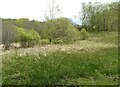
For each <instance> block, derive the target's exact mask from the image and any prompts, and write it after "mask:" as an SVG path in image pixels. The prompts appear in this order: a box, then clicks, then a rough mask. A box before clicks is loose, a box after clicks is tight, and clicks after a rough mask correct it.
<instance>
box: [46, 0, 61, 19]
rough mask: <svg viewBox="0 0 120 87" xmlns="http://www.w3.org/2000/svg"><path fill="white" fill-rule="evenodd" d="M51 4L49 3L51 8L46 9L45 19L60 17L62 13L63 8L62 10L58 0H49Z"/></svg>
mask: <svg viewBox="0 0 120 87" xmlns="http://www.w3.org/2000/svg"><path fill="white" fill-rule="evenodd" d="M49 2H50V4H49V7H48V8H49V9H48V10H46V13H45V20H46V21H47V20H53V19H55V18H57V17H59V15H60V14H61V10H60V7H59V4H58V3H57V1H56V0H50V1H49Z"/></svg>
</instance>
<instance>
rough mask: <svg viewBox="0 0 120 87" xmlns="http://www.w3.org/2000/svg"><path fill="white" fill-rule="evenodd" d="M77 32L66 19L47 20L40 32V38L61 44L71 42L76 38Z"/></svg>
mask: <svg viewBox="0 0 120 87" xmlns="http://www.w3.org/2000/svg"><path fill="white" fill-rule="evenodd" d="M77 35H78V31H77V30H76V29H75V28H74V26H73V25H72V24H71V22H70V21H69V20H68V19H67V18H58V19H55V20H48V21H47V22H46V23H45V25H44V28H43V29H42V30H41V37H42V38H47V39H49V40H50V42H52V41H53V42H54V41H55V40H57V39H59V40H62V41H63V42H68V41H73V40H75V39H76V38H77V37H78V36H77Z"/></svg>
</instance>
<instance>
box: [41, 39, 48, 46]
mask: <svg viewBox="0 0 120 87" xmlns="http://www.w3.org/2000/svg"><path fill="white" fill-rule="evenodd" d="M49 43H50V41H49V40H48V39H41V44H42V45H47V44H49Z"/></svg>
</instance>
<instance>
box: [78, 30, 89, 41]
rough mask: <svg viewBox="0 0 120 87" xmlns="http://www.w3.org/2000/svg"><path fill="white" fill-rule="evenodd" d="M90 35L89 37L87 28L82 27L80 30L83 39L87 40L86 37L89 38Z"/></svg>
mask: <svg viewBox="0 0 120 87" xmlns="http://www.w3.org/2000/svg"><path fill="white" fill-rule="evenodd" d="M88 37H89V33H88V32H87V31H86V30H85V29H82V30H81V31H80V38H81V39H82V40H86V39H88Z"/></svg>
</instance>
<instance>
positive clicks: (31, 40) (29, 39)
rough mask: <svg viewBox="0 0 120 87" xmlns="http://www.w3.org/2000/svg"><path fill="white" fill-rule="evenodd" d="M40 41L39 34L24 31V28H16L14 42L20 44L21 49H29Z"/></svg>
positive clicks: (33, 31) (32, 31)
mask: <svg viewBox="0 0 120 87" xmlns="http://www.w3.org/2000/svg"><path fill="white" fill-rule="evenodd" d="M39 40H40V36H39V34H38V33H37V32H36V31H35V30H33V29H32V30H30V31H26V30H25V29H24V28H20V27H17V34H16V41H18V42H20V44H21V46H22V47H31V46H34V45H35V44H37V43H38V42H39Z"/></svg>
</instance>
